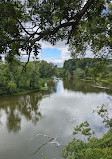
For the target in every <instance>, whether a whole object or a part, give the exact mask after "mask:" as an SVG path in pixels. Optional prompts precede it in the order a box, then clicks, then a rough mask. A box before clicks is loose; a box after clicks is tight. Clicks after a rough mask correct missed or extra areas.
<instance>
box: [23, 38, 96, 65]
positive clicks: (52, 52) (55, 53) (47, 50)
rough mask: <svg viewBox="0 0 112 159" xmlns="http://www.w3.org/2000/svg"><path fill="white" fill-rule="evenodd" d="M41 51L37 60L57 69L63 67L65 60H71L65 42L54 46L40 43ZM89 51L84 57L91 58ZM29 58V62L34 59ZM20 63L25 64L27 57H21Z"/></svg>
mask: <svg viewBox="0 0 112 159" xmlns="http://www.w3.org/2000/svg"><path fill="white" fill-rule="evenodd" d="M41 45H42V50H40V53H39V54H38V60H45V61H47V62H52V63H53V64H55V65H57V66H58V67H63V63H64V61H65V60H68V59H71V53H70V51H68V45H66V44H65V41H60V42H58V43H57V44H56V45H54V46H53V45H51V44H50V43H48V42H43V41H41ZM92 56H93V55H92V53H91V51H89V50H88V51H87V52H86V57H92ZM32 57H33V56H31V58H30V61H33V60H34V59H33V58H32ZM21 61H24V62H26V61H27V56H23V57H22V59H21Z"/></svg>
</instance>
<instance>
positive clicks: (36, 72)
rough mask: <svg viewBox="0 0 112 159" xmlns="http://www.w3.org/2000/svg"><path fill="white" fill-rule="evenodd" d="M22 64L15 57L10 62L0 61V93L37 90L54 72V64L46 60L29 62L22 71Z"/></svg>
mask: <svg viewBox="0 0 112 159" xmlns="http://www.w3.org/2000/svg"><path fill="white" fill-rule="evenodd" d="M23 65H24V63H23V62H20V61H19V60H17V59H15V61H14V62H12V63H8V62H5V63H4V62H0V95H3V94H13V93H17V92H22V91H25V90H34V89H37V90H39V89H40V87H42V86H44V83H45V81H46V79H47V78H51V77H52V76H54V75H55V73H56V66H54V65H53V64H52V63H47V62H46V61H41V62H40V61H34V62H29V63H28V64H27V66H26V70H24V71H23Z"/></svg>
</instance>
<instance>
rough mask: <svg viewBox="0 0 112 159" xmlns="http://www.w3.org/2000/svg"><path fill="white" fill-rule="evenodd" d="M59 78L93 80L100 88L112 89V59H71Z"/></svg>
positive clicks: (61, 69) (62, 69)
mask: <svg viewBox="0 0 112 159" xmlns="http://www.w3.org/2000/svg"><path fill="white" fill-rule="evenodd" d="M58 76H60V77H62V78H69V79H71V78H72V79H83V80H93V81H95V83H96V85H98V86H107V87H109V88H110V89H111V87H112V59H102V58H82V59H69V60H66V61H65V62H64V66H63V68H59V69H58Z"/></svg>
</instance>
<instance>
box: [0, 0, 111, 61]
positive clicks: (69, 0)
mask: <svg viewBox="0 0 112 159" xmlns="http://www.w3.org/2000/svg"><path fill="white" fill-rule="evenodd" d="M106 7H108V10H107V11H106ZM111 8H112V4H111V0H88V1H83V0H75V1H74V0H61V1H60V0H42V1H40V0H32V1H31V0H27V1H25V0H23V1H21V0H18V1H15V0H1V1H0V13H1V14H0V54H5V55H6V59H7V60H8V61H9V62H11V61H12V60H13V57H14V56H16V57H17V56H21V54H23V52H24V51H25V52H26V53H25V54H26V55H28V61H27V62H29V59H30V55H31V53H32V52H34V55H35V56H36V55H38V53H39V49H41V45H40V40H45V41H49V42H50V43H51V44H55V43H56V42H57V41H59V40H66V42H67V43H69V45H70V49H71V51H72V55H73V56H74V57H76V56H75V54H74V51H75V52H76V53H79V54H81V55H84V54H85V51H86V49H87V47H88V46H89V48H91V49H92V50H93V51H94V53H95V54H96V55H100V56H104V55H105V52H104V51H103V52H101V51H102V50H103V49H104V48H105V49H106V52H107V53H108V54H109V53H110V51H111V49H112V43H111V41H112V34H111V30H112V26H111V20H112V19H111V18H112V12H111ZM98 52H99V54H97V53H98Z"/></svg>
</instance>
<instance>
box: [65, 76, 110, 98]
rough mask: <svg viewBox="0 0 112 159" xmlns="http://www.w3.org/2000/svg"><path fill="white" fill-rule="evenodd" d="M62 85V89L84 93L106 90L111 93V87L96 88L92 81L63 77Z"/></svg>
mask: <svg viewBox="0 0 112 159" xmlns="http://www.w3.org/2000/svg"><path fill="white" fill-rule="evenodd" d="M63 87H64V89H67V90H71V91H75V92H82V93H84V94H87V93H100V92H106V93H107V94H109V95H112V91H111V89H104V88H103V87H102V88H98V87H96V86H95V83H93V81H83V80H67V79H64V80H63Z"/></svg>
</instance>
